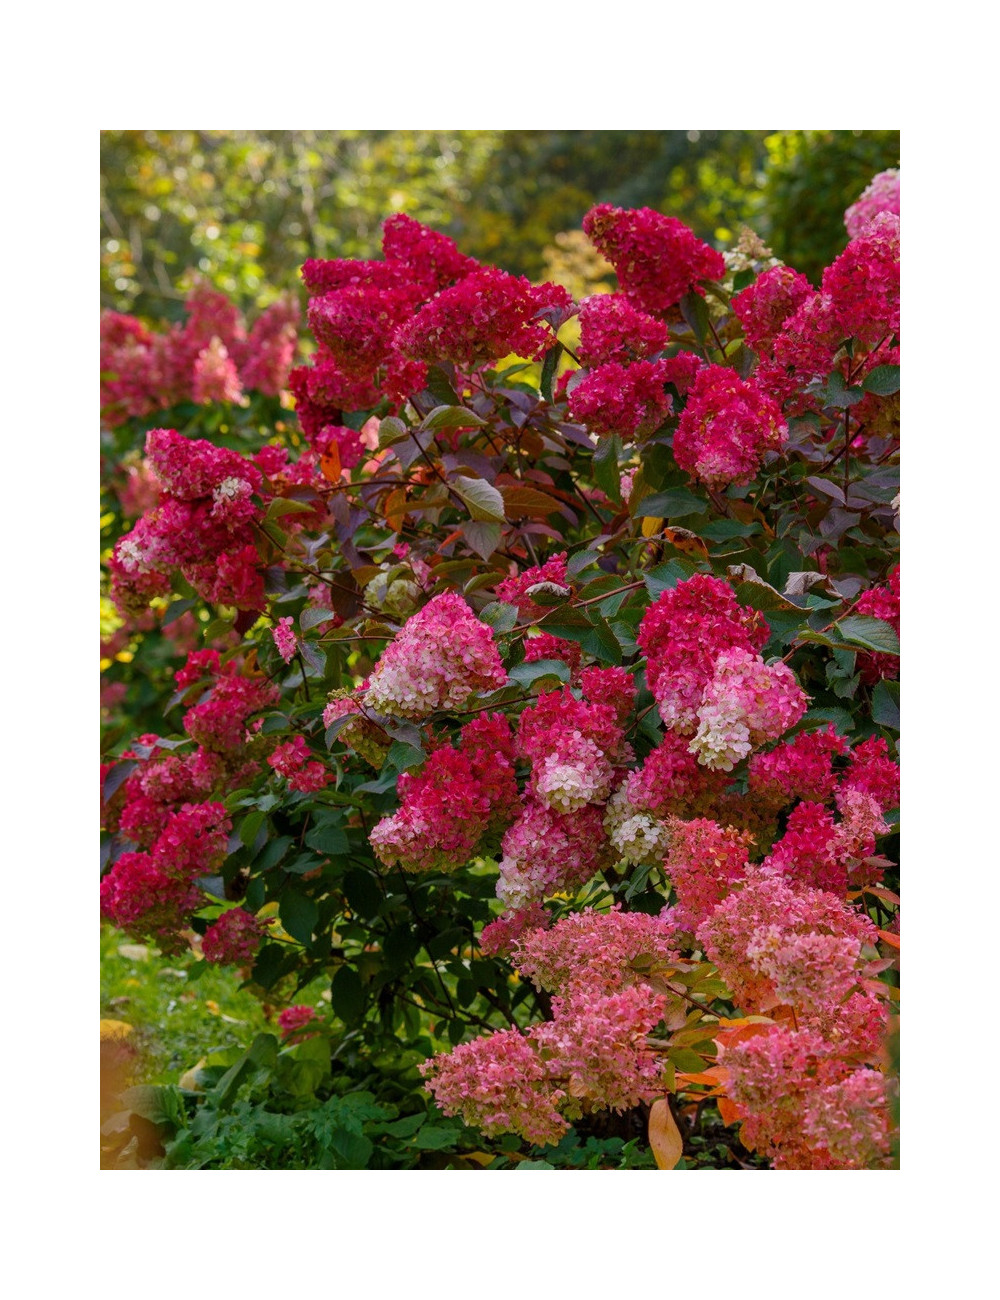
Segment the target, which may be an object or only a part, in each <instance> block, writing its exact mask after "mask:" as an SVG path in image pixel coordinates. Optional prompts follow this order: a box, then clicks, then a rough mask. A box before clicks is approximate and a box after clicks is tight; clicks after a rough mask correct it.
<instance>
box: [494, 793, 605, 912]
mask: <svg viewBox="0 0 1000 1300" xmlns="http://www.w3.org/2000/svg"><path fill="white" fill-rule="evenodd" d="M602 813H603V809H601V808H600V807H598V806H597V805H596V804H586V805H585V806H584V807H582V808H579V809H578V810H577V811H576V812H572V813H561V812H557V811H556V810H555V809H554V808H551V807H548V806H547V805H546V804H543V803H537V802H536V801H535V800H533V799H531V798H529V799H526V800H525V801H524V803H523V804H522V806H521V815H520V817H519V818H518V820H517V821H516V822H515V823H514V825H513V826H512V827H511V828H510V830H509V831H508V832H507V834H506V835H505V836H504V837H503V844H502V846H501V849H502V855H503V856H502V857H501V859H500V879H499V881H498V882H497V897H498V898H499V899H500V900H501V901H502V902H503V903H504V905H505V907H506V908H507V910H515V911H516V910H518V909H520V908H523V907H528V906H530V905H531V904H532V903H535V902H539V901H541V900H542V899H544V898H547V897H550V896H551V895H552V894H554V893H557V892H558V891H560V890H576V889H579V888H580V886H581V885H585V884H586V883H587V881H588V880H589V879H590V878H591V876H593V875H594V873H595V872H597V871H599V870H600V869H601V867H603V866H610V865H611V862H612V861H613V853H612V850H611V846H610V844H609V843H608V837H607V835H606V833H605V830H604V823H603V817H602Z"/></svg>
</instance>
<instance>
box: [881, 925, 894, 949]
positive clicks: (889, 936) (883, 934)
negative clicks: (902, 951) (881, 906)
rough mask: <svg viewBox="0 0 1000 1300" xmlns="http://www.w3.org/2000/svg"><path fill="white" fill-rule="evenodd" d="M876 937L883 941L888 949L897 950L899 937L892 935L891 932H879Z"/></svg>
mask: <svg viewBox="0 0 1000 1300" xmlns="http://www.w3.org/2000/svg"><path fill="white" fill-rule="evenodd" d="M878 937H879V938H880V939H884V940H885V942H886V943H887V944H888V945H889V946H890V948H896V949H897V950H898V948H899V935H898V934H893V933H892V931H891V930H879V932H878Z"/></svg>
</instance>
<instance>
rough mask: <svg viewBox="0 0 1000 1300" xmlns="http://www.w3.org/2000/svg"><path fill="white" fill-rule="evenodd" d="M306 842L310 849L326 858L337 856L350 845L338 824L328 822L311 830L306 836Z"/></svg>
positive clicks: (344, 851) (343, 852)
mask: <svg viewBox="0 0 1000 1300" xmlns="http://www.w3.org/2000/svg"><path fill="white" fill-rule="evenodd" d="M306 843H307V844H308V845H309V847H310V848H311V849H315V850H316V852H317V853H322V854H323V855H324V857H328V858H339V857H341V856H342V855H343V854H345V853H346V852H347V851H348V849H349V847H350V845H349V844H348V842H347V836H346V835H345V834H344V832H343V831H342V830H341V829H340V828H339V827H338V826H332V825H330V823H329V822H327V823H325V824H323V825H320V826H317V827H315V828H314V829H313V830H311V831H310V832H309V834H308V835H307V836H306Z"/></svg>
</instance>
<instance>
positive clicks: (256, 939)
mask: <svg viewBox="0 0 1000 1300" xmlns="http://www.w3.org/2000/svg"><path fill="white" fill-rule="evenodd" d="M269 924H270V922H267V921H261V920H259V919H258V918H257V917H256V916H254V915H253V914H252V913H251V912H248V911H246V910H245V909H244V908H242V907H232V908H230V909H229V911H228V912H223V913H222V915H221V916H220V917H219V919H218V920H217V921H215V922H214V923H213V924H212V925H210V926H209V927H208V929H207V930H206V931H205V933H204V935H203V936H202V940H201V955H202V956H203V957H204V958H205V960H206V961H209V962H213V963H214V964H215V965H217V966H249V965H250V963H251V962H252V961H253V959H254V958H255V957H256V955H257V952H258V950H259V949H260V945H261V943H262V942H263V940H264V935H265V934H266V932H267V926H268V925H269Z"/></svg>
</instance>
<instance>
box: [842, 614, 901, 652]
mask: <svg viewBox="0 0 1000 1300" xmlns="http://www.w3.org/2000/svg"><path fill="white" fill-rule="evenodd" d="M837 630H838V631H839V632H840V635H841V636H842V637H843V638H844V640H845V641H849V642H850V643H851V645H857V646H861V648H862V649H863V650H874V651H876V652H877V653H879V654H889V655H898V654H899V637H898V636H897V635H896V631H895V628H893V627H892V625H891V624H889V623H886V622H885V621H884V620H883V619H881V618H871V617H870V616H869V615H867V614H851V615H849V616H848V617H847V618H842V619H841V620H840V622H839V623H838V624H837Z"/></svg>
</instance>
